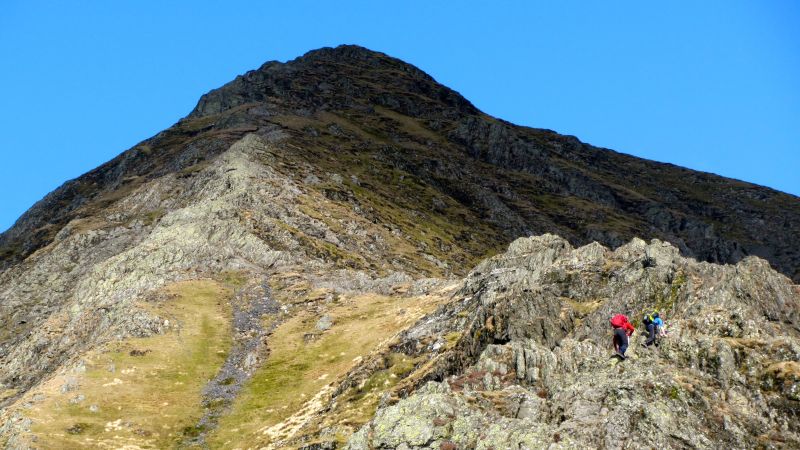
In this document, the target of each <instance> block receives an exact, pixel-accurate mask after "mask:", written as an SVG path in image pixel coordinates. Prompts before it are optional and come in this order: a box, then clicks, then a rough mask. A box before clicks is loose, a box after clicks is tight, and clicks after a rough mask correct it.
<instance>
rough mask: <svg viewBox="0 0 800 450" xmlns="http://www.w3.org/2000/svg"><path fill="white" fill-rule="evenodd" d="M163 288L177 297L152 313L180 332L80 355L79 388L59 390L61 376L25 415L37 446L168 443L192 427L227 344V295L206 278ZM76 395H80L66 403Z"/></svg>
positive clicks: (166, 445) (163, 445)
mask: <svg viewBox="0 0 800 450" xmlns="http://www.w3.org/2000/svg"><path fill="white" fill-rule="evenodd" d="M169 291H170V292H171V293H173V294H175V297H174V298H173V299H172V300H169V301H166V302H165V303H163V304H160V305H158V306H157V307H155V308H154V311H153V312H155V313H157V314H159V315H161V316H162V317H166V318H169V320H170V322H172V324H176V323H177V324H180V329H179V330H176V329H173V330H172V331H169V332H167V333H165V334H163V335H156V336H151V337H147V338H131V339H125V340H123V341H120V342H115V343H112V344H109V345H107V346H106V347H105V348H103V349H101V350H95V351H92V352H90V353H89V354H87V355H84V358H83V359H84V361H86V371H85V373H82V374H78V375H75V377H76V379H77V382H78V386H79V387H78V389H77V390H75V391H73V392H69V393H61V392H60V390H59V386H60V384H61V383H63V382H64V380H63V379H60V378H56V379H54V380H51V381H50V382H48V384H47V385H45V387H44V388H43V390H44V393H45V395H46V400H45V401H43V402H42V403H39V404H37V405H36V407H35V408H32V409H31V411H30V413H29V417H31V418H32V419H33V420H34V425H33V427H32V432H33V434H34V435H36V436H37V438H38V441H37V442H38V444H39V445H41V446H42V448H85V447H108V446H111V447H121V446H124V445H137V446H140V447H142V448H169V447H173V446H175V445H177V443H178V442H180V441H181V440H182V439H183V438H184V436H185V434H186V433H185V432H186V430H191V429H192V428H193V427H194V426H195V424H196V422H197V420H198V419H199V418H200V416H201V415H202V413H203V408H202V406H201V400H202V398H201V392H202V388H203V387H204V386H205V383H206V382H207V381H208V380H209V379H211V378H213V377H214V376H215V374H216V373H217V371H218V370H219V368H220V367H221V365H222V363H223V362H224V360H225V358H226V356H227V352H228V350H229V348H230V344H231V340H230V325H229V315H230V311H229V306H228V303H227V301H226V299H228V298H229V297H230V294H231V292H230V290H229V289H226V288H224V287H222V286H220V285H219V284H217V283H215V282H212V281H207V280H206V281H192V282H184V283H178V284H176V285H173V286H172V287H170V288H169ZM134 350H137V351H134ZM112 367H113V372H112V371H111V369H110V368H112ZM78 394H80V395H83V396H85V399H84V400H83V401H81V402H79V403H72V402H70V401H69V400H70V399H72V398H74V397H75V396H76V395H78ZM90 405H96V406H97V407H98V410H97V411H96V412H92V411H90V409H89V407H90Z"/></svg>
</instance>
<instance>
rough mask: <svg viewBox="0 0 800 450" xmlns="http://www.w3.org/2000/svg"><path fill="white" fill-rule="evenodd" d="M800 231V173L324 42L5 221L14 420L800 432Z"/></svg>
mask: <svg viewBox="0 0 800 450" xmlns="http://www.w3.org/2000/svg"><path fill="white" fill-rule="evenodd" d="M676 132H677V131H676ZM798 242H800V199H798V198H797V197H794V196H791V195H788V194H784V193H780V192H777V191H774V190H771V189H768V188H764V187H760V186H755V185H752V184H748V183H745V182H741V181H737V180H731V179H726V178H722V177H719V176H716V175H712V174H706V173H700V172H694V171H691V170H688V169H683V168H680V167H676V166H672V165H669V164H662V163H657V162H652V161H647V160H642V159H638V158H635V157H632V156H628V155H624V154H621V153H617V152H614V151H612V150H607V149H601V148H596V147H593V146H591V145H588V144H585V143H582V142H581V141H579V140H578V139H577V138H575V137H572V136H563V135H559V134H557V133H555V132H553V131H549V130H543V129H535V128H526V127H520V126H515V125H513V124H510V123H507V122H504V121H502V120H499V119H496V118H493V117H490V116H488V115H486V114H484V113H482V112H481V111H479V110H478V109H477V108H475V107H474V106H473V105H472V104H471V103H470V102H469V101H467V100H466V99H464V98H463V97H462V96H460V95H459V94H458V93H456V92H455V91H453V90H451V89H449V88H447V87H445V86H442V85H440V84H438V83H437V82H436V81H435V80H434V79H433V78H431V77H430V76H429V75H427V74H425V73H424V72H423V71H421V70H420V69H418V68H416V67H413V66H411V65H409V64H406V63H404V62H402V61H400V60H397V59H394V58H391V57H389V56H386V55H384V54H381V53H377V52H373V51H370V50H367V49H364V48H361V47H356V46H341V47H337V48H325V49H320V50H315V51H312V52H309V53H308V54H306V55H304V56H302V57H300V58H297V59H295V60H293V61H289V62H286V63H279V62H269V63H266V64H264V65H263V66H262V67H260V68H259V69H257V70H254V71H251V72H248V73H246V74H244V75H242V76H240V77H237V78H236V79H235V80H233V81H231V82H230V83H228V84H226V85H225V86H223V87H221V88H219V89H216V90H214V91H211V92H209V93H208V94H206V95H204V96H203V97H202V98H201V99H200V101H199V102H198V104H197V107H196V108H195V109H194V110H193V111H192V112H191V113H190V114H189V115H188V116H187V117H186V118H184V119H182V120H180V121H179V122H178V123H176V124H175V125H174V126H172V127H171V128H169V129H167V130H165V131H163V132H161V133H159V134H157V135H156V136H154V137H152V138H150V139H147V140H145V141H143V142H141V143H140V144H138V145H136V146H135V147H133V148H131V149H130V150H127V151H125V152H123V153H122V154H120V155H119V156H118V157H117V158H115V159H113V160H112V161H110V162H108V163H106V164H104V165H102V166H100V167H98V168H97V169H95V170H93V171H91V172H89V173H87V174H85V175H83V176H81V177H79V178H77V179H75V180H72V181H69V182H67V183H65V184H64V185H63V186H61V187H60V188H59V189H57V190H56V191H54V192H52V193H51V194H49V195H48V196H46V197H45V198H44V199H42V200H41V201H40V202H39V203H37V204H36V205H34V206H33V208H31V209H30V210H29V211H28V212H26V213H25V214H24V215H23V216H22V217H21V218H20V219H19V220H18V221H17V223H16V224H15V225H14V226H13V227H12V228H11V229H9V230H8V231H6V232H5V233H3V234H2V235H0V319H1V320H0V324H2V328H0V408H2V409H0V443H2V444H3V445H4V446H5V448H10V449H32V448H35V449H50V448H58V449H61V448H126V449H145V448H213V449H216V448H223V449H256V448H267V449H283V448H304V449H307V450H312V449H319V450H321V449H334V448H347V449H394V448H399V449H421V448H431V449H440V450H454V449H469V448H480V449H506V448H508V449H540V448H553V449H555V448H608V449H617V448H620V449H621V448H625V449H633V448H704V449H705V448H708V449H719V448H730V449H739V448H741V449H749V448H800V420H798V414H800V287H798V286H797V285H796V284H794V283H797V282H800V245H798ZM654 310H657V311H659V313H660V314H661V316H662V317H663V318H664V319H665V322H666V326H665V327H664V328H663V330H662V331H663V332H665V334H664V335H663V336H661V337H660V339H659V340H658V341H657V343H658V345H652V346H642V344H643V343H644V342H645V333H643V332H642V331H643V328H644V327H643V326H642V318H643V316H644V315H645V314H647V313H650V312H652V311H654ZM618 313H622V314H626V315H628V316H629V317H630V319H631V321H632V323H633V325H634V327H636V328H637V331H636V332H635V333H634V334H633V336H632V337H631V339H630V347H629V349H628V350H627V353H626V356H627V358H626V359H621V358H618V357H612V354H613V352H614V349H613V347H612V344H611V336H612V330H611V327H610V324H609V319H610V318H611V317H612V316H614V315H615V314H618Z"/></svg>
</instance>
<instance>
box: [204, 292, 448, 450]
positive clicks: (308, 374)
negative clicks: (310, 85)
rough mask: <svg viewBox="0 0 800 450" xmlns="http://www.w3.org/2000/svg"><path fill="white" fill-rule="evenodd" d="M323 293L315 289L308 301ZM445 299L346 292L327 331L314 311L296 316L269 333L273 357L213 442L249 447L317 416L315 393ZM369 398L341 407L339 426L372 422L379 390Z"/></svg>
mask: <svg viewBox="0 0 800 450" xmlns="http://www.w3.org/2000/svg"><path fill="white" fill-rule="evenodd" d="M318 296H319V293H317V292H311V293H309V295H308V297H306V298H312V297H318ZM302 300H303V299H299V301H302ZM441 301H443V299H442V298H441V297H407V298H403V297H385V296H378V295H371V294H369V295H360V296H357V297H350V298H348V297H340V298H337V299H335V300H334V301H333V302H332V304H331V305H330V306H328V308H327V311H326V313H327V314H328V315H330V316H331V317H332V318H333V321H334V325H333V327H332V328H331V329H330V330H328V331H325V332H322V333H320V332H319V331H317V330H316V329H315V324H316V321H317V319H318V317H319V316H318V315H315V314H313V313H311V312H309V311H305V312H302V313H300V314H299V315H297V316H295V317H293V318H291V319H289V320H288V321H286V322H285V323H283V324H281V325H280V326H279V327H278V328H277V329H276V330H275V332H274V333H273V334H272V335H271V336H270V337H269V347H270V357H269V359H268V360H267V362H266V363H265V364H264V366H263V367H261V368H260V369H259V370H258V371H257V372H256V374H255V375H254V377H253V378H252V379H251V380H250V381H249V382H248V383H247V385H246V386H245V388H244V390H243V391H242V394H241V395H240V396H239V398H238V399H237V400H236V402H235V403H234V406H233V409H232V411H231V412H230V414H228V415H227V416H226V417H224V418H223V419H222V420H221V422H220V426H219V428H218V429H217V430H216V431H215V432H214V433H213V434H212V435H211V436H210V438H209V439H208V442H209V444H210V445H211V446H212V447H213V448H248V447H251V446H254V445H261V444H267V443H269V442H274V441H275V440H277V439H280V438H285V437H288V436H290V435H291V434H292V433H293V432H294V431H296V430H297V428H298V426H299V425H302V424H303V423H304V422H305V420H306V419H308V418H310V417H311V416H310V414H304V411H303V408H304V406H308V404H307V403H308V402H310V401H312V399H313V397H314V396H315V395H317V394H318V393H320V392H321V391H325V390H326V388H328V387H330V386H332V385H334V384H335V382H336V380H337V379H340V378H341V377H342V376H343V375H344V374H346V373H347V371H348V370H350V369H351V368H352V367H353V366H354V365H356V364H357V363H358V362H359V361H360V360H361V358H364V357H366V356H367V355H368V354H370V353H371V352H373V351H376V350H378V349H381V348H385V346H386V344H387V343H388V341H389V340H390V339H391V338H392V337H393V336H394V334H395V333H397V332H398V331H400V330H401V329H403V328H405V327H408V326H409V325H410V324H412V323H413V322H414V321H416V320H417V319H418V318H419V317H421V316H422V315H424V314H425V313H427V312H429V311H431V310H432V309H433V308H435V307H436V305H438V304H439V303H440V302H441ZM388 385H389V384H388V383H387V384H386V387H388ZM382 386H383V385H382ZM323 395H324V392H323ZM363 397H364V396H363V395H362V396H361V397H360V398H359V399H358V400H362V399H363V400H364V401H360V402H355V401H354V402H353V403H352V404H350V405H347V406H346V407H345V408H344V409H342V410H340V411H336V412H335V415H336V419H335V420H336V421H337V423H338V424H339V425H348V424H351V425H353V426H356V425H359V424H361V423H364V422H366V421H367V420H368V418H369V417H370V416H371V414H372V413H373V412H374V408H375V407H376V406H377V399H378V397H379V395H378V394H377V393H372V394H371V395H370V397H368V398H366V399H364V398H363ZM307 409H308V408H307Z"/></svg>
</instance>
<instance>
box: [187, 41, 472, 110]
mask: <svg viewBox="0 0 800 450" xmlns="http://www.w3.org/2000/svg"><path fill="white" fill-rule="evenodd" d="M409 94H413V95H415V96H417V98H416V99H413V98H410V97H409ZM276 101H277V102H280V103H282V104H283V105H287V106H290V107H295V108H297V109H302V110H308V109H309V108H311V109H314V110H316V109H320V108H322V109H331V108H337V109H339V108H351V107H354V106H358V107H361V108H364V107H369V106H371V105H373V104H378V105H382V104H385V105H386V106H389V105H393V106H396V107H400V108H402V109H403V110H404V111H405V112H406V113H408V114H409V115H433V114H437V113H440V112H441V111H442V110H443V109H454V110H455V111H457V113H465V114H471V113H476V112H478V111H477V109H476V108H475V107H474V106H473V105H472V104H471V103H470V102H469V101H467V100H466V99H465V98H464V97H462V96H461V95H460V94H458V93H457V92H455V91H453V90H452V89H449V88H447V87H446V86H443V85H441V84H439V83H437V82H436V80H434V79H433V77H431V76H430V75H428V74H427V73H425V72H424V71H422V70H420V69H419V68H417V67H415V66H413V65H411V64H409V63H406V62H404V61H402V60H400V59H397V58H393V57H390V56H388V55H386V54H384V53H380V52H376V51H373V50H369V49H367V48H364V47H360V46H357V45H340V46H338V47H325V48H320V49H317V50H312V51H310V52H308V53H306V54H304V55H303V56H301V57H299V58H296V59H293V60H291V61H288V62H286V63H281V62H278V61H269V62H266V63H264V64H263V65H262V66H261V67H260V68H258V69H256V70H251V71H249V72H247V73H245V74H244V75H240V76H238V77H236V79H234V80H233V81H231V82H230V83H228V84H226V85H224V86H223V87H221V88H219V89H215V90H212V91H210V92H209V93H207V94H205V95H203V96H202V97H201V98H200V101H199V102H198V104H197V107H196V108H195V109H194V111H192V113H191V114H190V115H189V117H190V118H196V117H203V116H208V115H211V114H218V113H220V112H222V111H226V110H229V109H231V108H235V107H237V106H240V105H243V104H246V103H257V102H276ZM410 102H413V103H415V104H417V105H412V104H409V103H410ZM403 105H404V106H403ZM415 106H418V107H415Z"/></svg>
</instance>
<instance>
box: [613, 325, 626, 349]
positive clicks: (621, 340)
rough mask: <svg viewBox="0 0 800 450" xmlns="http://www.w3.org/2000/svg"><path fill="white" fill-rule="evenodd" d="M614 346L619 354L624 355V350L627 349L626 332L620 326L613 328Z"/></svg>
mask: <svg viewBox="0 0 800 450" xmlns="http://www.w3.org/2000/svg"><path fill="white" fill-rule="evenodd" d="M614 348H616V349H617V351H618V352H619V354H620V355H623V356H625V350H627V349H628V334H627V333H625V330H623V329H622V328H614Z"/></svg>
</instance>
